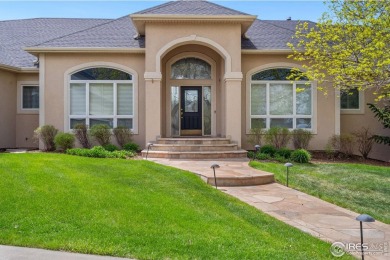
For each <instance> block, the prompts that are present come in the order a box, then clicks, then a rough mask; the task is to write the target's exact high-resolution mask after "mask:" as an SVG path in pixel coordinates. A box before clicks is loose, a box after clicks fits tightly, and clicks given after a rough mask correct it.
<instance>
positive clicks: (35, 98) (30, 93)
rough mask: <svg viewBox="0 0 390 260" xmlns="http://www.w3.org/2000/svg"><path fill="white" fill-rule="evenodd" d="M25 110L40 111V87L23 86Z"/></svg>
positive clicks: (23, 106)
mask: <svg viewBox="0 0 390 260" xmlns="http://www.w3.org/2000/svg"><path fill="white" fill-rule="evenodd" d="M22 89H23V94H22V95H23V102H22V103H23V105H22V108H23V109H38V108H39V87H38V86H23V88H22Z"/></svg>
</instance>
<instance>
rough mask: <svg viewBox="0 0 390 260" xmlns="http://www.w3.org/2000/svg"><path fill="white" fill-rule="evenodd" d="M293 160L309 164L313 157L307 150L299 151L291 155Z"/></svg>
mask: <svg viewBox="0 0 390 260" xmlns="http://www.w3.org/2000/svg"><path fill="white" fill-rule="evenodd" d="M291 160H292V161H294V162H297V163H308V162H309V161H310V160H311V155H310V153H309V152H308V151H306V150H305V149H298V150H295V151H294V152H292V153H291Z"/></svg>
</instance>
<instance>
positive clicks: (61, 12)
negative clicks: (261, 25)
mask: <svg viewBox="0 0 390 260" xmlns="http://www.w3.org/2000/svg"><path fill="white" fill-rule="evenodd" d="M164 2H167V1H135V0H121V1H92V0H90V1H55V0H52V1H35V0H30V1H18V0H13V1H4V0H0V20H12V19H24V18H41V17H65V18H119V17H122V16H124V15H127V14H131V13H134V12H137V11H139V10H142V9H146V8H149V7H152V6H155V5H159V4H162V3H164ZM211 2H215V3H218V4H220V5H224V6H227V7H230V8H233V9H236V10H239V11H242V12H245V13H249V14H252V15H257V16H258V18H260V19H265V20H284V19H286V18H287V17H290V16H291V17H292V19H293V20H311V21H317V20H318V18H319V17H320V16H321V14H322V13H323V12H324V11H326V6H325V5H324V3H323V2H322V1H261V0H257V1H255V0H252V1H211Z"/></svg>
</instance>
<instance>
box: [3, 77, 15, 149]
mask: <svg viewBox="0 0 390 260" xmlns="http://www.w3.org/2000/svg"><path fill="white" fill-rule="evenodd" d="M15 128H16V73H12V72H8V71H5V70H0V148H14V147H15V138H16V133H15Z"/></svg>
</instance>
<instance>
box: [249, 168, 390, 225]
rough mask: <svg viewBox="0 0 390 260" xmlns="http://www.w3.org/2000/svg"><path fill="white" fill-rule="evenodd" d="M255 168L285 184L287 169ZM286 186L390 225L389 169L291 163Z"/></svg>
mask: <svg viewBox="0 0 390 260" xmlns="http://www.w3.org/2000/svg"><path fill="white" fill-rule="evenodd" d="M250 165H251V166H252V167H254V168H256V169H260V170H264V171H268V172H272V173H274V174H275V179H276V180H277V181H278V182H280V183H283V184H285V183H286V167H284V165H283V164H280V163H273V162H266V163H263V162H257V161H253V162H251V163H250ZM289 186H290V187H292V188H296V189H297V190H300V191H303V192H305V193H308V194H311V195H313V196H316V197H318V198H321V199H323V200H326V201H329V202H331V203H334V204H337V205H339V206H341V207H344V208H348V209H350V210H353V211H355V212H358V213H362V214H363V213H365V214H369V215H371V216H373V217H374V218H375V219H377V220H380V221H382V222H385V223H387V224H390V199H389V198H390V168H389V167H385V166H372V165H365V164H347V163H329V164H319V163H315V164H294V166H293V167H292V168H290V174H289Z"/></svg>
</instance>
